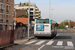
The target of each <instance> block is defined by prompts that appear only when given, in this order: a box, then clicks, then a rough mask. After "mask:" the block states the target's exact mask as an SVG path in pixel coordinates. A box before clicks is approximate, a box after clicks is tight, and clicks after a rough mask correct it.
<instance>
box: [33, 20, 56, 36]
mask: <svg viewBox="0 0 75 50" xmlns="http://www.w3.org/2000/svg"><path fill="white" fill-rule="evenodd" d="M56 24H57V23H56V22H54V21H53V20H49V19H35V25H34V36H35V37H55V36H56V35H57V31H56Z"/></svg>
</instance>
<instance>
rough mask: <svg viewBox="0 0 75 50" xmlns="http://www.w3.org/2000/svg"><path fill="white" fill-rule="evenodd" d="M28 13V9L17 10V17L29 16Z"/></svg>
mask: <svg viewBox="0 0 75 50" xmlns="http://www.w3.org/2000/svg"><path fill="white" fill-rule="evenodd" d="M27 14H28V12H27V10H26V9H24V10H23V9H16V16H20V15H27Z"/></svg>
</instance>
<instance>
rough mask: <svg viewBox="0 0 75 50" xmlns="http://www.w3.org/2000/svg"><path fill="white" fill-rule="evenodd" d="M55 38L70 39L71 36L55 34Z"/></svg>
mask: <svg viewBox="0 0 75 50" xmlns="http://www.w3.org/2000/svg"><path fill="white" fill-rule="evenodd" d="M55 39H72V37H71V36H57V37H56V38H55Z"/></svg>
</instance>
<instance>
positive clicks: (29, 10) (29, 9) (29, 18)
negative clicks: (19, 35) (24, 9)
mask: <svg viewBox="0 0 75 50" xmlns="http://www.w3.org/2000/svg"><path fill="white" fill-rule="evenodd" d="M28 5H29V8H28V9H29V11H28V38H29V33H30V32H29V31H30V28H29V27H30V0H29V4H28Z"/></svg>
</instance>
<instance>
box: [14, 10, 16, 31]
mask: <svg viewBox="0 0 75 50" xmlns="http://www.w3.org/2000/svg"><path fill="white" fill-rule="evenodd" d="M15 29H16V9H15V22H14V30H15Z"/></svg>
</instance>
